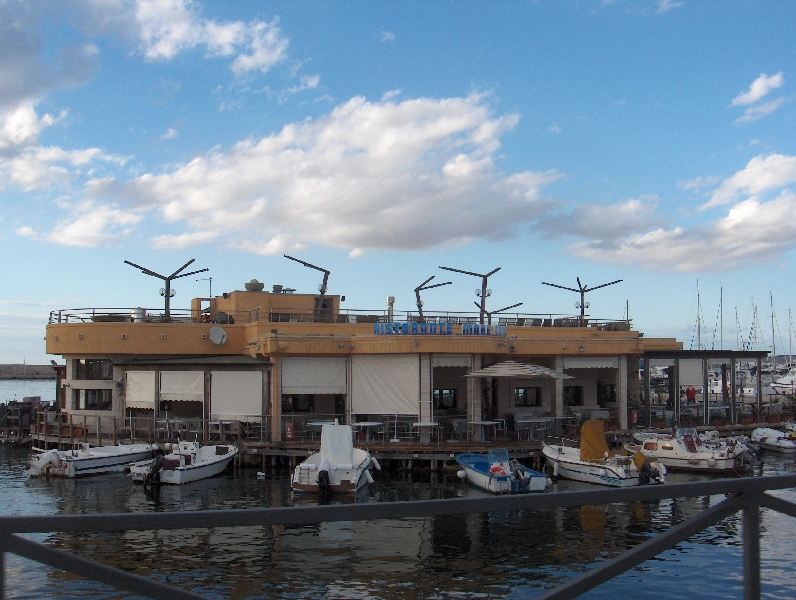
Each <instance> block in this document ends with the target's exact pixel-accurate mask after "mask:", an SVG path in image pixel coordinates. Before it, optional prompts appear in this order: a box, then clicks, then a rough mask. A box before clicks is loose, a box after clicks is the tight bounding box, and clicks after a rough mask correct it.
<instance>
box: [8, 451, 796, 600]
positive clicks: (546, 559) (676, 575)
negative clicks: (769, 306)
mask: <svg viewBox="0 0 796 600" xmlns="http://www.w3.org/2000/svg"><path fill="white" fill-rule="evenodd" d="M30 456H31V453H30V451H28V450H26V449H21V448H14V447H11V446H4V447H0V477H2V487H0V499H1V500H2V501H1V502H0V511H2V514H4V515H36V514H42V515H44V514H76V513H81V514H84V513H124V512H156V511H190V510H212V509H230V508H254V507H257V508H259V507H276V506H291V505H294V503H299V502H302V503H313V502H317V500H314V499H313V498H312V497H302V498H293V497H292V496H291V493H290V482H289V475H288V473H287V472H286V471H285V472H283V473H276V474H274V475H269V476H268V477H266V478H265V479H260V478H258V477H257V474H256V471H255V470H244V471H243V472H242V473H237V474H236V473H233V472H232V471H228V472H227V473H225V474H224V475H222V476H220V477H217V478H213V479H208V480H205V481H201V482H196V483H193V484H189V485H186V486H182V487H167V486H163V487H162V488H161V489H160V490H159V491H153V492H147V491H145V490H144V489H143V487H142V486H137V485H134V484H133V483H132V482H131V481H130V479H129V477H127V476H125V475H123V474H110V475H100V476H96V477H90V478H84V479H79V480H63V479H55V478H52V479H49V480H48V479H29V478H28V477H27V475H26V474H25V472H24V470H25V468H26V466H27V462H28V460H29V458H30ZM794 461H795V459H794V457H793V456H791V457H787V456H782V455H771V454H766V455H764V457H763V459H762V463H761V464H759V465H757V466H756V467H755V469H754V474H755V475H758V476H759V475H765V474H780V473H792V472H795V471H796V463H795V462H794ZM696 478H697V477H696V476H690V475H671V476H670V480H671V481H687V480H694V479H696ZM555 487H556V489H557V490H562V491H563V490H571V489H587V488H589V486H588V484H581V483H576V482H567V481H560V482H558V483H557V484H556V486H555ZM776 493H777V494H778V495H782V496H783V497H785V498H787V499H789V500H796V492H794V491H793V490H785V491H779V492H776ZM481 494H482V492H480V491H478V490H476V489H474V488H472V487H469V486H468V485H467V484H465V483H462V482H461V481H460V480H458V478H457V477H456V475H455V473H454V472H453V471H451V472H450V473H449V474H446V475H442V474H440V475H432V474H430V473H429V472H414V473H391V474H390V475H389V477H388V476H387V475H386V474H377V479H376V481H375V482H374V483H373V484H372V485H370V486H369V487H368V488H366V490H365V491H364V493H363V494H361V495H360V497H358V498H357V501H359V502H387V501H396V500H418V499H432V498H457V497H464V496H476V495H481ZM720 499H721V498H720V497H712V498H707V497H704V498H689V499H675V500H665V501H656V502H649V503H635V504H630V505H610V506H585V507H580V508H557V509H547V510H534V511H520V512H505V513H502V512H501V513H489V514H473V515H461V516H443V517H435V518H416V519H405V520H380V521H372V522H337V523H323V524H313V525H302V526H267V527H252V528H243V527H238V528H217V529H209V530H202V529H192V530H170V531H128V532H114V533H84V534H63V533H53V534H41V535H38V536H34V538H35V539H38V540H41V541H43V542H45V543H46V544H48V545H50V546H52V547H55V548H59V549H62V550H66V551H68V552H72V553H75V554H79V555H80V556H83V557H87V558H91V559H95V560H97V561H99V562H102V563H105V564H109V565H112V566H116V567H119V568H122V569H125V570H128V571H131V572H134V573H138V574H141V575H145V576H147V577H151V578H153V579H155V580H158V581H164V582H168V583H170V584H171V585H175V586H179V587H181V588H184V589H188V590H191V591H193V592H196V593H200V594H202V595H204V596H206V597H208V598H235V599H242V598H440V599H442V598H457V599H459V598H479V599H481V598H511V599H516V598H533V597H535V596H538V595H539V594H540V593H542V592H543V591H544V590H546V589H549V588H552V587H554V586H555V585H557V584H559V583H561V582H564V581H566V580H568V579H570V578H572V577H573V576H575V575H577V574H579V573H581V572H583V571H584V570H587V569H588V568H590V567H592V566H594V565H596V564H598V563H600V562H601V561H605V560H606V559H608V558H610V557H612V556H615V555H616V554H617V553H620V552H622V551H623V550H626V549H629V548H632V547H634V546H636V545H637V544H639V543H640V542H642V541H644V540H645V539H647V538H648V537H649V536H650V535H654V534H655V533H656V532H661V531H665V530H666V529H668V528H669V527H670V526H672V525H675V524H677V523H679V522H681V521H682V520H684V519H687V518H688V517H689V516H692V515H695V514H697V513H699V512H700V511H701V510H703V509H704V508H705V507H707V506H709V505H710V504H711V503H715V502H717V501H719V500H720ZM762 515H763V517H762V518H763V520H762V526H761V536H762V539H761V548H762V554H761V562H762V589H763V596H764V597H766V598H772V599H774V598H776V599H781V598H792V597H796V573H795V572H794V570H793V565H794V564H796V538H795V537H794V535H793V532H794V531H795V530H796V523H794V522H793V520H792V519H791V518H790V517H787V516H784V515H781V514H778V513H774V512H772V511H769V510H763V511H762ZM740 520H741V519H740V515H736V516H733V517H731V518H728V519H726V520H725V521H723V522H722V523H720V524H719V525H717V526H715V527H712V528H710V529H707V530H705V531H703V532H702V533H700V534H699V535H697V536H695V537H694V538H691V539H690V540H689V541H688V542H686V543H683V544H679V545H678V546H677V547H676V548H675V549H673V550H671V551H667V552H664V553H663V554H661V555H659V556H657V557H656V558H655V559H654V560H650V561H648V562H646V563H644V564H643V565H642V566H640V567H638V568H636V569H633V570H631V571H629V572H628V573H625V574H624V575H622V576H620V577H618V578H616V579H614V580H612V581H610V582H608V583H606V584H603V585H602V586H600V587H599V588H597V589H595V590H593V591H592V592H590V593H588V594H587V595H586V596H584V597H585V598H589V599H606V600H608V599H611V600H613V599H614V598H616V597H634V598H663V597H670V598H679V597H684V596H686V595H687V594H688V595H690V594H696V595H698V597H699V598H700V600H705V599H709V598H717V599H718V598H740V597H742V595H743V576H742V572H743V567H742V550H741V537H740V527H741V524H740ZM6 593H7V597H8V598H42V599H43V598H92V599H93V598H96V599H100V598H101V599H110V598H132V597H133V596H132V595H130V594H127V593H125V592H121V591H119V590H115V589H113V588H110V587H108V586H104V585H100V584H97V583H95V582H92V581H88V580H84V579H80V578H78V577H76V576H73V575H70V574H67V573H63V572H59V571H57V570H54V569H50V568H47V567H44V566H42V565H38V564H36V563H33V562H30V561H27V560H24V559H21V558H19V557H16V556H13V555H9V556H7V558H6Z"/></svg>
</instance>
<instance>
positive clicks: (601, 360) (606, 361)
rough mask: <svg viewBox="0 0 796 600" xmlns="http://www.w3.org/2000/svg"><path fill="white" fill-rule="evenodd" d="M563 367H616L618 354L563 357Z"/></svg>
mask: <svg viewBox="0 0 796 600" xmlns="http://www.w3.org/2000/svg"><path fill="white" fill-rule="evenodd" d="M564 368H565V369H618V368H619V357H618V356H573V357H565V358H564Z"/></svg>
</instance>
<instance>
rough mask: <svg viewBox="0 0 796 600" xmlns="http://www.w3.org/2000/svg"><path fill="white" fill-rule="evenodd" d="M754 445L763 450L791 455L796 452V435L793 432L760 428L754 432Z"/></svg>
mask: <svg viewBox="0 0 796 600" xmlns="http://www.w3.org/2000/svg"><path fill="white" fill-rule="evenodd" d="M752 443H754V444H756V445H757V446H759V447H760V448H762V449H763V450H771V451H773V452H784V453H786V454H790V453H793V452H796V433H794V432H793V431H791V430H788V431H785V432H782V431H779V430H777V429H771V428H769V427H758V428H757V429H755V430H754V431H753V432H752Z"/></svg>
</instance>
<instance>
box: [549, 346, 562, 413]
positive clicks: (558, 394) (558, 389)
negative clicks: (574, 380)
mask: <svg viewBox="0 0 796 600" xmlns="http://www.w3.org/2000/svg"><path fill="white" fill-rule="evenodd" d="M555 368H556V373H558V374H559V375H563V374H564V357H563V356H562V355H560V354H556V367H555ZM551 407H552V409H553V410H552V413H553V416H554V417H562V416H564V380H563V379H558V378H557V379H556V380H555V389H554V390H553V401H552V403H551Z"/></svg>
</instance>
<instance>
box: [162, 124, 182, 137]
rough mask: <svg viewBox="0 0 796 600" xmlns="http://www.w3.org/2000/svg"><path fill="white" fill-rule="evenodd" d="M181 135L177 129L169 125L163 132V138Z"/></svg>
mask: <svg viewBox="0 0 796 600" xmlns="http://www.w3.org/2000/svg"><path fill="white" fill-rule="evenodd" d="M178 137H180V132H179V131H177V130H176V129H174V128H172V127H169V128H168V129H167V130H166V131H165V132H164V133H162V134H161V136H160V139H161V140H173V139H175V138H178Z"/></svg>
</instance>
